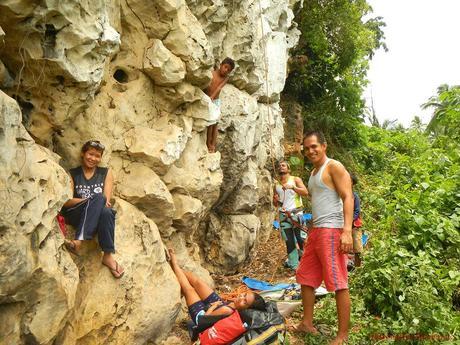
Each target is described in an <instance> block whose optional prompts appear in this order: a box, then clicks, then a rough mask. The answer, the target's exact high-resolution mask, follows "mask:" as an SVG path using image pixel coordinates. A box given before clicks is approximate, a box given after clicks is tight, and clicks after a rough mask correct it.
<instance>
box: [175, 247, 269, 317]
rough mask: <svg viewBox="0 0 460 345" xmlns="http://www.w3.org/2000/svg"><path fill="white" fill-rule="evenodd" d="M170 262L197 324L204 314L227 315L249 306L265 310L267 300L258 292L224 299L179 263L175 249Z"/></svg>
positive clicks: (190, 312)
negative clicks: (232, 299)
mask: <svg viewBox="0 0 460 345" xmlns="http://www.w3.org/2000/svg"><path fill="white" fill-rule="evenodd" d="M168 253H169V257H170V259H169V262H170V265H171V268H172V269H173V271H174V274H175V275H176V277H177V281H178V282H179V285H180V287H181V293H182V295H183V296H184V297H185V302H186V303H187V307H188V311H189V314H190V317H191V318H192V321H193V322H194V323H195V325H198V324H199V321H200V317H201V316H203V315H212V316H216V315H226V316H230V315H231V314H233V313H234V312H235V311H242V310H245V309H248V308H251V309H257V310H261V311H264V310H265V301H264V299H263V298H262V297H261V296H260V295H259V294H257V293H254V292H251V291H248V292H245V293H242V294H240V295H238V297H237V298H236V299H235V300H234V301H230V302H228V301H224V300H223V299H222V298H221V297H220V296H219V295H218V294H217V293H216V292H215V291H214V290H213V289H211V288H210V287H209V286H208V285H207V284H206V283H205V282H204V281H203V280H202V279H200V278H199V277H197V276H196V275H195V274H193V273H192V272H188V271H184V270H183V269H182V268H181V267H180V266H179V264H178V263H177V258H176V255H175V253H174V250H173V249H168Z"/></svg>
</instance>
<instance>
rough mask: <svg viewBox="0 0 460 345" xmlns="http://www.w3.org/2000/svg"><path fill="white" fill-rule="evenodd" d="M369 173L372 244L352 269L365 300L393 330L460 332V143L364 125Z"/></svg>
mask: <svg viewBox="0 0 460 345" xmlns="http://www.w3.org/2000/svg"><path fill="white" fill-rule="evenodd" d="M361 130H362V131H363V132H364V137H365V140H366V145H364V146H363V148H361V149H358V150H356V152H355V157H357V158H358V159H359V160H360V162H361V164H362V173H363V174H366V175H368V178H367V183H368V185H367V186H366V188H365V190H364V192H363V193H362V198H363V199H364V204H365V205H366V208H367V212H366V213H365V221H366V222H367V223H368V224H371V226H372V227H373V238H372V247H371V248H370V250H369V252H368V253H367V254H366V261H365V265H364V267H363V269H361V270H359V271H358V272H357V275H356V276H355V277H354V280H353V282H354V288H355V289H356V290H358V291H360V294H361V295H362V296H363V298H364V302H365V306H366V308H367V309H368V310H369V311H370V312H371V313H373V314H376V315H379V316H381V317H382V320H381V322H382V323H384V324H386V325H387V327H388V328H387V331H388V332H390V333H424V334H430V333H433V332H437V333H440V334H442V333H450V334H454V333H455V332H459V326H460V316H459V314H458V312H455V311H454V310H453V305H452V304H453V302H452V298H453V296H454V293H455V291H456V289H457V287H458V286H459V284H460V232H459V229H460V206H459V205H460V193H459V191H460V159H459V152H460V146H459V145H458V143H456V142H452V141H450V143H449V145H448V146H447V147H440V146H439V141H438V142H437V145H436V146H437V147H435V146H434V145H432V143H431V142H430V140H429V138H428V137H427V136H426V135H424V134H423V133H420V132H417V131H388V130H383V129H379V128H368V127H364V126H363V127H361Z"/></svg>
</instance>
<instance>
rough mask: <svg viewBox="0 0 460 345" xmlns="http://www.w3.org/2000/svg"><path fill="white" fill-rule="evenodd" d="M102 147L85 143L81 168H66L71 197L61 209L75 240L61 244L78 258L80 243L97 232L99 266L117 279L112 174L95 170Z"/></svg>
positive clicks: (120, 268) (97, 167)
mask: <svg viewBox="0 0 460 345" xmlns="http://www.w3.org/2000/svg"><path fill="white" fill-rule="evenodd" d="M104 149H105V147H104V145H102V144H101V143H100V142H99V141H97V140H90V141H87V142H86V143H85V144H84V145H83V146H82V148H81V166H79V167H77V168H74V169H70V176H71V177H72V179H71V187H72V190H73V198H72V199H70V200H68V201H67V202H66V203H65V204H64V206H63V207H62V210H61V214H62V215H63V216H64V218H65V220H66V223H67V224H70V225H72V226H74V227H75V228H76V232H75V239H74V240H66V241H65V242H64V244H65V246H66V248H67V249H68V250H69V251H70V252H72V253H73V254H76V255H78V253H79V250H80V247H81V245H82V242H83V241H87V240H91V239H92V238H93V237H94V235H95V234H96V233H97V235H98V240H99V246H100V247H101V249H102V251H103V252H104V255H103V256H102V264H103V265H105V266H107V267H108V268H109V270H110V272H111V273H112V275H113V276H114V277H115V278H121V277H122V276H123V274H124V270H123V268H122V267H121V266H120V265H119V264H118V262H117V261H116V260H115V259H114V257H113V253H115V211H114V210H113V209H112V205H111V203H110V198H111V196H112V187H113V175H112V172H111V171H110V170H109V169H108V168H102V167H99V163H100V162H101V159H102V155H103V153H104Z"/></svg>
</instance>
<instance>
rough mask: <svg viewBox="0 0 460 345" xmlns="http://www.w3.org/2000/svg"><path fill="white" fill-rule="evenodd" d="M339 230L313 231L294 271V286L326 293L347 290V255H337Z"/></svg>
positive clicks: (340, 230) (321, 229) (322, 229)
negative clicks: (295, 280) (304, 286)
mask: <svg viewBox="0 0 460 345" xmlns="http://www.w3.org/2000/svg"><path fill="white" fill-rule="evenodd" d="M341 234H342V229H329V228H313V229H312V230H311V231H310V232H309V234H308V240H307V242H306V243H305V245H304V250H303V255H302V259H301V260H300V264H299V267H298V268H297V271H296V279H297V283H299V284H300V285H307V286H311V287H312V288H314V289H316V288H317V287H319V286H320V285H321V282H322V281H323V280H324V283H325V284H326V289H327V291H337V290H343V289H348V271H347V255H346V254H343V253H342V252H341V251H340V235H341Z"/></svg>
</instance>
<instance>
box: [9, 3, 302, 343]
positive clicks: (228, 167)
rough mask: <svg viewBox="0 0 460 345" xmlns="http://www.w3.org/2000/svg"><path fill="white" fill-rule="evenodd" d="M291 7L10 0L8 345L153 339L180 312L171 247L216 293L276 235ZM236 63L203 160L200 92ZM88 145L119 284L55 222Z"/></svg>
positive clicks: (89, 245)
mask: <svg viewBox="0 0 460 345" xmlns="http://www.w3.org/2000/svg"><path fill="white" fill-rule="evenodd" d="M296 3H297V0H271V1H265V0H262V1H260V2H258V1H255V2H248V1H233V2H231V1H223V0H210V1H199V0H155V1H147V0H126V1H119V0H109V1H100V0H97V1H83V2H82V1H76V0H68V1H51V0H44V1H22V0H21V1H6V2H5V1H3V2H0V89H1V91H0V199H1V200H0V201H1V202H0V339H1V340H0V343H3V341H4V339H5V342H6V343H7V344H45V345H51V344H56V345H61V344H62V345H80V344H135V345H137V344H146V343H154V344H159V343H161V341H162V340H163V339H165V338H166V337H167V335H168V332H169V331H170V329H171V327H172V325H173V323H174V322H175V320H176V318H177V317H178V315H179V314H180V313H181V312H180V311H181V310H182V309H183V306H184V304H183V303H182V307H181V300H180V289H179V286H178V284H177V280H176V278H175V276H174V273H173V272H172V270H171V268H170V266H169V265H168V264H167V262H166V259H165V254H164V248H165V247H166V246H168V247H172V248H174V249H175V251H176V252H177V256H178V259H179V262H180V263H181V265H182V266H183V267H184V268H185V269H187V270H190V271H193V272H195V273H196V274H198V275H199V276H200V277H201V278H203V279H205V280H206V281H207V282H208V283H209V284H212V279H211V276H210V272H224V273H225V272H236V271H238V269H239V268H240V267H241V265H243V264H244V262H245V260H246V259H247V258H248V256H249V253H250V251H251V249H252V248H253V247H254V245H255V244H256V243H257V241H263V240H264V239H266V238H267V235H268V234H269V231H270V230H271V223H272V220H273V210H272V206H271V200H272V190H273V189H272V176H271V171H272V169H273V166H274V162H275V161H276V160H277V159H278V158H280V157H282V155H283V148H282V146H281V141H282V139H283V119H282V116H281V108H280V106H279V102H278V100H279V98H280V97H279V94H280V92H281V90H282V89H283V86H284V82H285V79H286V63H287V59H288V53H289V49H290V48H292V47H293V46H294V45H295V44H296V42H297V39H298V37H299V35H298V30H297V29H296V27H295V23H294V22H293V21H292V19H293V13H292V8H293V6H294V5H295V4H296ZM227 56H229V57H231V58H233V59H234V60H235V63H236V68H235V70H234V71H233V72H232V74H231V75H230V78H229V81H228V83H227V85H226V86H225V87H224V88H223V90H222V92H221V95H220V98H221V101H222V107H221V113H222V117H221V119H220V121H219V124H218V129H219V134H218V147H217V149H218V152H216V153H209V152H208V150H207V147H206V136H207V133H206V132H207V127H208V126H209V125H210V124H212V123H213V121H214V119H212V117H211V113H210V104H211V100H210V98H209V97H208V96H207V95H206V94H205V92H204V91H203V90H205V89H206V87H207V86H208V84H209V82H210V81H211V76H212V69H213V68H214V67H215V66H217V65H218V64H219V63H220V61H222V60H223V59H224V58H225V57H227ZM214 122H215V121H214ZM90 139H96V140H100V141H101V142H102V143H103V144H104V145H105V147H106V149H105V151H104V154H103V157H102V162H101V165H102V166H108V167H109V168H110V169H111V170H112V172H113V175H114V190H113V199H114V200H112V204H113V205H114V209H115V210H116V211H117V217H116V230H115V239H116V248H117V252H116V254H115V256H116V259H117V260H118V261H119V263H120V264H121V265H122V266H123V267H124V268H125V272H126V273H125V275H124V277H123V278H122V279H120V280H115V279H114V278H113V277H112V276H111V274H110V271H109V270H108V269H107V268H106V267H105V266H102V265H101V263H100V260H101V253H100V249H99V247H98V244H97V240H96V239H95V240H92V241H85V243H84V245H83V250H82V253H81V255H80V256H78V257H75V256H71V255H70V254H69V253H68V252H67V251H66V250H64V249H63V235H62V234H61V232H60V231H59V228H58V226H57V222H56V220H55V217H56V214H57V213H58V211H59V210H60V208H61V207H62V205H63V204H64V203H65V201H66V200H68V199H69V198H70V197H71V194H72V192H71V190H70V179H69V177H68V175H67V173H66V170H68V169H69V168H71V167H74V166H77V165H79V164H80V159H81V154H80V148H81V146H82V144H83V143H84V142H85V141H87V140H90ZM71 236H72V234H71V233H69V234H68V237H71Z"/></svg>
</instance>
